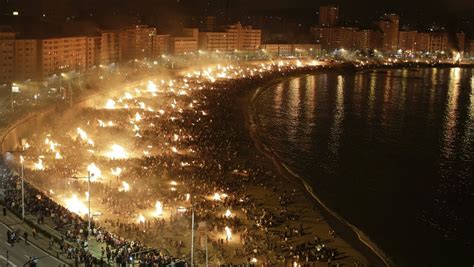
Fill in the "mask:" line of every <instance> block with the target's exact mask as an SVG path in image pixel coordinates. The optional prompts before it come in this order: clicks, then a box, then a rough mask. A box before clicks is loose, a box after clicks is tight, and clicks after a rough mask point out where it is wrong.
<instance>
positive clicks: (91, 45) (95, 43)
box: [87, 36, 102, 68]
mask: <svg viewBox="0 0 474 267" xmlns="http://www.w3.org/2000/svg"><path fill="white" fill-rule="evenodd" d="M101 45H102V42H101V38H100V37H98V36H95V37H87V68H91V67H92V66H97V65H99V64H101V61H100V56H101Z"/></svg>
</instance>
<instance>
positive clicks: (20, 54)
mask: <svg viewBox="0 0 474 267" xmlns="http://www.w3.org/2000/svg"><path fill="white" fill-rule="evenodd" d="M38 74H39V73H38V40H36V39H16V40H15V75H14V77H15V81H24V80H28V79H33V80H35V79H38V78H39V77H38Z"/></svg>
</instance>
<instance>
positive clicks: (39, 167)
mask: <svg viewBox="0 0 474 267" xmlns="http://www.w3.org/2000/svg"><path fill="white" fill-rule="evenodd" d="M33 169H35V170H37V171H44V170H45V167H44V164H43V160H42V159H38V162H36V163H34V164H33Z"/></svg>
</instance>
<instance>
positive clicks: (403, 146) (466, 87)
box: [256, 68, 474, 266]
mask: <svg viewBox="0 0 474 267" xmlns="http://www.w3.org/2000/svg"><path fill="white" fill-rule="evenodd" d="M472 73H473V72H472V70H471V69H459V68H454V69H403V70H383V71H367V72H360V73H356V74H349V73H347V74H338V73H336V72H328V73H322V74H316V75H311V76H306V77H300V78H295V79H292V80H291V81H288V82H284V83H281V84H278V85H276V86H275V87H274V88H270V89H269V90H267V91H265V92H264V93H263V94H262V95H261V96H260V97H259V98H258V100H257V103H256V107H257V119H258V122H259V123H260V126H261V127H260V131H261V134H262V136H263V137H264V138H265V141H266V142H267V143H268V144H269V145H270V146H271V147H272V148H273V149H274V150H275V151H276V153H278V154H279V155H280V157H281V158H282V160H284V161H285V163H287V165H289V166H290V167H292V168H293V170H294V171H296V172H297V173H299V174H300V175H302V176H303V177H305V178H307V180H308V181H309V182H310V183H311V184H312V185H313V186H314V189H315V191H316V192H317V193H318V194H319V195H320V197H321V198H322V199H323V200H324V201H325V202H326V203H327V204H328V205H329V206H330V207H332V208H333V209H334V210H335V211H336V212H338V213H339V214H341V215H342V216H344V217H345V218H346V219H348V220H349V221H350V222H351V223H353V224H355V225H357V226H358V227H359V228H361V229H362V230H364V231H365V232H366V233H367V234H368V235H369V236H370V237H371V238H372V239H373V240H374V241H375V242H376V243H378V244H379V245H380V246H381V247H382V248H383V249H384V250H386V252H387V253H388V254H389V255H392V256H393V258H394V260H395V262H396V263H397V264H398V265H401V266H443V265H444V266H449V265H451V266H452V264H453V263H457V262H459V263H461V264H465V263H469V264H472V262H474V258H473V256H472V255H474V251H473V248H474V245H473V242H474V231H472V226H473V225H474V212H473V208H472V207H473V206H474V186H473V181H472V178H471V176H472V173H473V169H472V166H474V161H473V159H474V142H473V140H474V136H473V135H474V107H473V106H474V98H473V97H474V96H473V88H474V79H473V77H472V75H473V74H472ZM262 122H265V123H262ZM407 240H409V242H408V243H407Z"/></svg>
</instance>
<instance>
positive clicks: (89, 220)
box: [71, 171, 94, 238]
mask: <svg viewBox="0 0 474 267" xmlns="http://www.w3.org/2000/svg"><path fill="white" fill-rule="evenodd" d="M91 177H94V174H93V173H91V172H90V171H88V172H87V177H78V176H73V177H71V179H75V180H81V179H87V193H88V197H87V201H88V206H89V207H88V215H87V217H88V218H87V219H88V227H87V238H89V235H90V233H91Z"/></svg>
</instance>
